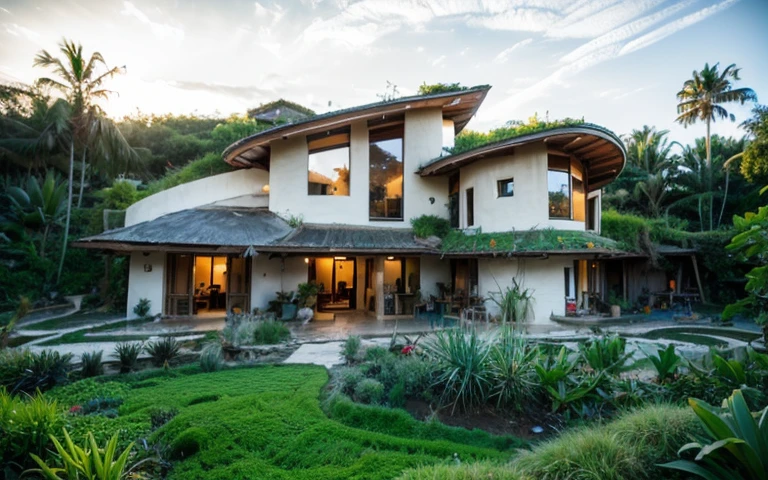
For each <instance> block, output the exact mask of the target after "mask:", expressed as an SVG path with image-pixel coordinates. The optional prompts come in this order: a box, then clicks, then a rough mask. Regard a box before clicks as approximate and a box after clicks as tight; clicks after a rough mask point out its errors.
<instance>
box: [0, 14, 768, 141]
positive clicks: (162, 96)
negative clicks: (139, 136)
mask: <svg viewBox="0 0 768 480" xmlns="http://www.w3.org/2000/svg"><path fill="white" fill-rule="evenodd" d="M767 22H768V0H681V1H676V0H508V1H501V0H486V1H483V0H448V1H437V0H434V1H433V0H359V1H353V0H291V1H282V2H278V1H267V0H259V1H239V0H238V1H231V0H219V1H216V2H213V1H201V0H178V1H169V0H152V1H147V0H131V1H122V0H97V1H89V0H56V1H36V0H0V82H25V83H29V82H32V81H34V80H35V79H36V78H39V77H41V76H45V75H46V74H47V72H46V71H45V70H43V69H40V68H36V67H33V65H32V62H33V58H34V56H35V54H36V53H37V52H39V51H40V50H42V49H46V50H48V51H49V52H51V53H55V52H56V51H57V44H58V42H59V41H60V40H61V39H62V38H67V39H72V40H74V41H76V42H79V43H82V45H83V47H84V50H85V53H86V54H88V55H89V54H90V53H91V52H93V51H98V52H100V53H101V54H102V55H103V56H104V58H105V59H106V60H107V62H108V64H109V65H110V66H123V65H124V66H125V67H126V68H125V74H123V75H121V76H119V77H117V78H115V79H114V80H112V81H111V82H110V83H109V84H108V88H110V89H111V90H114V91H116V92H117V93H118V94H117V95H114V96H113V97H112V98H111V99H110V101H109V102H108V103H107V104H106V105H105V109H106V111H107V113H108V114H109V115H111V116H113V117H115V118H121V117H122V116H123V115H129V114H132V113H136V112H137V111H141V112H144V113H156V114H163V113H174V114H196V115H206V116H208V115H220V116H228V115H229V114H232V113H239V114H243V113H245V111H246V109H248V108H249V107H254V106H258V105H260V104H262V103H265V102H269V101H271V100H275V99H278V98H285V99H288V100H291V101H295V102H298V103H301V104H303V105H305V106H307V107H310V108H312V109H313V110H315V111H317V112H327V111H330V110H336V109H339V108H346V107H351V106H355V105H360V104H364V103H370V102H374V101H377V100H379V98H380V97H379V96H380V95H383V94H385V93H392V89H391V87H388V85H389V84H392V85H396V86H397V87H396V88H397V92H398V94H399V95H409V94H414V93H416V91H417V89H418V86H419V85H420V84H422V83H424V82H426V83H428V84H430V83H437V82H444V83H453V82H459V83H461V84H463V85H468V86H472V85H479V84H490V85H492V86H493V88H492V89H491V91H490V93H489V94H488V97H487V98H486V100H485V102H484V104H483V106H482V107H481V108H480V110H479V111H478V113H477V115H476V117H475V118H474V119H473V120H472V121H471V122H470V124H469V128H471V129H474V130H481V131H485V130H488V129H490V128H494V127H497V126H500V125H503V124H504V123H505V122H506V121H508V120H526V119H527V118H529V117H530V116H532V115H534V114H538V115H539V117H542V118H549V119H556V118H563V117H574V118H582V117H583V118H584V119H585V120H586V121H588V122H592V123H597V124H599V125H602V126H604V127H606V128H609V129H611V130H613V131H615V132H616V133H618V134H626V133H628V132H630V131H631V130H632V129H633V128H640V127H642V126H643V125H652V126H656V127H657V128H658V129H667V130H670V131H671V134H670V137H671V138H672V139H674V140H678V141H680V142H683V143H687V142H691V141H692V140H693V139H694V138H696V137H698V136H702V135H703V134H704V126H703V125H695V126H691V127H688V128H687V129H685V128H683V127H682V126H680V125H678V124H676V123H675V121H674V120H675V117H676V108H675V107H676V103H677V102H676V98H675V93H676V92H677V91H679V90H680V88H681V86H682V84H683V82H684V81H685V80H686V79H688V78H690V76H691V72H692V71H693V70H701V69H702V68H703V67H704V64H705V63H706V62H709V63H710V64H712V63H716V62H720V64H721V67H725V66H726V65H729V64H731V63H735V64H737V66H738V67H740V68H741V69H742V70H741V78H742V80H741V81H740V82H739V83H738V85H740V86H747V87H751V88H753V89H754V90H755V91H756V92H757V95H758V99H759V100H761V101H762V102H763V103H768V100H766V99H768V61H766V58H768V28H766V24H767ZM727 108H728V109H729V111H731V112H732V113H734V114H735V115H736V118H737V122H736V123H730V122H726V121H718V122H717V123H716V124H715V125H714V126H713V133H717V134H722V135H736V136H741V135H743V132H742V131H741V130H740V129H739V128H738V124H739V123H740V122H741V121H743V120H744V119H746V118H748V117H749V113H750V108H751V107H749V106H744V107H741V106H737V105H733V106H729V107H727Z"/></svg>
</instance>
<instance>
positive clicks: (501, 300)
mask: <svg viewBox="0 0 768 480" xmlns="http://www.w3.org/2000/svg"><path fill="white" fill-rule="evenodd" d="M496 286H498V287H499V291H498V292H488V293H489V294H490V300H491V301H492V302H493V303H495V304H496V306H498V307H499V312H500V314H501V321H502V323H507V322H515V323H517V322H525V321H527V320H528V319H532V318H533V316H534V313H533V304H534V302H535V301H536V299H535V298H534V297H533V293H534V292H533V290H531V289H530V288H523V285H522V283H518V281H517V279H516V278H512V286H511V287H506V288H505V289H504V291H502V290H501V286H500V285H498V284H497V285H496Z"/></svg>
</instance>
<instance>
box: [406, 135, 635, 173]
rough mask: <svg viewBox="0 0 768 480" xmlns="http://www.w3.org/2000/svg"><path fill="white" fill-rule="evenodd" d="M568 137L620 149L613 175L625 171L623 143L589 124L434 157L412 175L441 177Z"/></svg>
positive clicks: (523, 136) (625, 158) (515, 137)
mask: <svg viewBox="0 0 768 480" xmlns="http://www.w3.org/2000/svg"><path fill="white" fill-rule="evenodd" d="M570 134H580V135H593V136H595V137H598V138H599V139H602V140H606V141H608V142H610V143H612V144H613V145H614V146H615V147H617V148H618V149H619V152H620V155H621V157H622V162H621V168H620V169H619V170H618V172H617V173H616V177H618V176H619V175H620V174H621V171H622V170H623V169H624V167H625V166H626V163H627V151H626V147H625V146H624V142H622V140H621V138H619V136H618V135H616V134H615V133H613V132H612V131H610V130H608V129H607V128H604V127H601V126H599V125H594V124H591V123H584V124H581V125H570V126H563V127H554V128H550V129H546V130H541V131H538V132H533V133H528V134H523V135H518V136H514V137H510V138H507V139H504V140H499V141H497V142H493V143H488V144H485V145H481V146H478V147H476V148H473V149H472V150H467V151H466V152H461V153H457V154H451V155H446V156H443V157H439V158H436V159H434V160H432V161H431V162H429V163H427V164H425V165H422V166H420V167H419V168H418V169H417V170H416V172H415V173H416V174H418V175H421V176H422V177H426V176H433V175H442V174H443V172H441V170H443V169H446V168H448V167H453V166H456V165H462V164H465V163H469V162H472V161H476V160H480V159H481V158H493V157H494V154H495V153H497V152H500V151H505V150H506V149H509V148H512V147H516V146H520V145H525V144H528V143H533V142H538V141H543V140H544V139H546V138H548V137H552V136H557V135H570ZM577 156H578V155H577ZM616 177H614V178H616Z"/></svg>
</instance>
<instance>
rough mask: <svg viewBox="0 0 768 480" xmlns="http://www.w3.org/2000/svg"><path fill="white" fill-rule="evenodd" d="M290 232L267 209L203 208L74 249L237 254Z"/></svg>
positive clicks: (115, 232)
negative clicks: (192, 250)
mask: <svg viewBox="0 0 768 480" xmlns="http://www.w3.org/2000/svg"><path fill="white" fill-rule="evenodd" d="M291 231H292V229H291V227H290V226H289V225H288V224H287V223H286V222H285V221H284V220H283V219H282V218H280V217H278V216H277V215H275V214H274V213H272V212H270V211H269V210H267V209H266V208H237V207H200V208H191V209H189V210H182V211H180V212H174V213H169V214H168V215H163V216H162V217H158V218H156V219H154V220H150V221H147V222H142V223H137V224H136V225H131V226H130V227H125V228H120V229H117V230H110V231H107V232H104V233H102V234H100V235H95V236H93V237H87V238H83V239H80V240H78V241H77V242H75V245H76V246H78V247H84V248H101V249H105V250H118V251H120V250H123V251H126V250H139V249H146V250H157V249H167V248H168V247H171V246H173V247H191V248H199V247H204V248H209V249H210V248H218V250H219V251H234V252H237V251H242V250H244V249H246V248H247V247H249V246H254V247H259V246H263V245H270V244H272V243H274V242H275V241H277V240H279V239H281V238H283V237H285V236H286V235H288V234H289V233H291ZM150 247H154V248H150Z"/></svg>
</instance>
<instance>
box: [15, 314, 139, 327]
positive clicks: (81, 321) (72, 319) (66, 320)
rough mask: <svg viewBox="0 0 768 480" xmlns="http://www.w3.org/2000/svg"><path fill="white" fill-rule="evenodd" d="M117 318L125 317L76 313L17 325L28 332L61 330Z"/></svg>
mask: <svg viewBox="0 0 768 480" xmlns="http://www.w3.org/2000/svg"><path fill="white" fill-rule="evenodd" d="M119 318H125V315H121V314H119V313H114V312H112V313H105V312H77V313H73V314H72V315H67V316H66V317H59V318H51V319H50V320H44V321H42V322H38V323H31V324H28V325H25V324H24V323H23V322H22V323H21V324H20V325H19V328H25V329H29V330H61V329H64V328H73V327H82V326H85V325H92V324H95V323H101V322H105V321H108V320H116V319H119Z"/></svg>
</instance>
